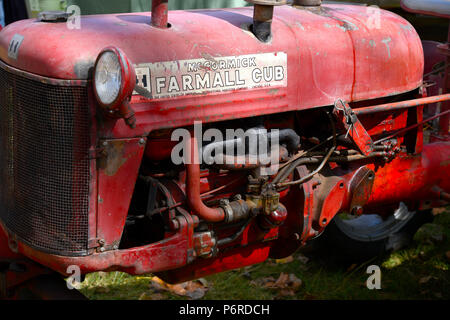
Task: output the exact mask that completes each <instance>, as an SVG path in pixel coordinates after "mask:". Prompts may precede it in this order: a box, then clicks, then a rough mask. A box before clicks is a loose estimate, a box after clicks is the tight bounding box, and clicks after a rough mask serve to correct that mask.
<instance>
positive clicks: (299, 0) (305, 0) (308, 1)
mask: <svg viewBox="0 0 450 320" xmlns="http://www.w3.org/2000/svg"><path fill="white" fill-rule="evenodd" d="M321 4H322V0H294V1H293V2H292V5H293V6H302V7H313V6H320V5H321Z"/></svg>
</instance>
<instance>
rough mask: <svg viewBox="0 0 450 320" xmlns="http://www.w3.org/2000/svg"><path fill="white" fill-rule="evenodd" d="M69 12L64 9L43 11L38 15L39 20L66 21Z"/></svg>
mask: <svg viewBox="0 0 450 320" xmlns="http://www.w3.org/2000/svg"><path fill="white" fill-rule="evenodd" d="M69 16H70V14H69V13H67V12H64V11H43V12H40V13H39V15H38V18H37V19H38V21H41V22H67V20H68V19H69Z"/></svg>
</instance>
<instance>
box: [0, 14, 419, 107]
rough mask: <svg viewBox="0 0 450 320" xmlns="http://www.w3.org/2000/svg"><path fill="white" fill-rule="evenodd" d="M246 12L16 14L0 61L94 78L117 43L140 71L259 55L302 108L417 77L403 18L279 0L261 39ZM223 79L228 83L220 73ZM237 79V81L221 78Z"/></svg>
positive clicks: (1, 43) (402, 87)
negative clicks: (75, 19) (155, 16)
mask: <svg viewBox="0 0 450 320" xmlns="http://www.w3.org/2000/svg"><path fill="white" fill-rule="evenodd" d="M252 17H253V8H251V7H247V8H237V9H223V10H193V11H171V12H169V22H170V28H168V29H158V28H154V27H152V26H151V25H150V21H151V13H133V14H116V15H96V16H84V17H82V18H81V21H80V25H79V27H80V28H79V29H76V28H73V26H72V27H70V26H69V27H68V25H67V24H66V23H65V22H58V23H46V22H39V21H37V20H23V21H19V22H16V23H14V24H12V25H9V26H7V27H6V28H4V29H3V30H2V31H1V32H0V59H1V60H2V61H3V62H5V63H6V64H8V65H10V66H13V67H15V68H17V69H20V70H23V71H27V72H29V73H33V74H37V75H41V76H45V77H49V78H56V79H73V80H75V79H89V78H90V77H92V74H91V71H92V69H93V66H94V63H95V60H96V58H97V56H98V54H99V53H100V52H101V50H102V49H103V48H105V47H109V46H116V47H118V48H120V49H121V50H122V51H123V52H124V53H125V54H126V55H127V57H128V58H129V59H130V60H131V61H132V63H133V64H135V65H136V66H137V68H138V69H139V68H140V66H141V67H142V66H153V67H155V66H156V69H158V68H157V66H158V63H163V64H161V65H160V66H159V70H160V71H161V69H163V70H162V72H165V73H167V74H168V75H170V74H172V73H173V74H177V73H178V75H177V76H180V75H179V72H180V70H181V69H183V68H186V65H187V64H189V63H190V62H193V63H194V64H191V69H192V66H196V67H195V68H194V69H192V70H190V72H194V73H195V72H196V71H197V70H196V68H202V67H205V65H206V64H205V62H207V61H212V62H214V61H217V62H219V61H218V60H221V59H225V58H226V59H228V60H230V58H235V62H231V65H224V66H225V67H224V68H230V69H236V70H239V68H247V69H248V68H249V67H251V65H252V63H253V64H255V67H257V66H258V64H259V63H260V64H261V65H260V66H261V69H260V73H259V74H258V76H259V78H263V77H264V75H265V74H264V72H266V71H265V70H264V68H263V66H264V65H266V66H269V65H270V66H278V67H280V68H282V69H283V70H282V72H283V81H282V82H280V88H279V89H277V90H281V92H282V93H283V95H284V96H285V98H286V99H287V100H288V101H286V104H288V105H296V106H301V107H308V106H320V105H329V104H332V103H333V102H334V101H335V99H336V98H342V99H346V100H347V101H356V100H365V99H372V98H379V97H382V96H390V95H395V94H399V93H402V92H407V91H410V90H413V89H415V88H417V87H418V86H420V85H421V83H422V74H423V50H422V45H421V41H420V39H419V37H418V35H417V33H416V31H415V30H414V28H413V27H412V26H411V25H410V24H409V23H408V22H407V21H406V20H404V19H403V18H401V17H399V16H398V15H395V14H394V13H391V12H389V11H384V10H376V9H374V8H368V7H364V6H353V5H323V6H322V7H321V8H320V9H319V10H317V9H316V10H307V9H299V8H296V7H292V6H281V7H277V8H275V16H274V19H273V26H272V30H273V38H272V40H271V41H270V42H268V43H263V42H261V41H259V40H258V39H256V38H255V36H254V35H253V34H252V33H251V32H250V31H249V29H250V28H251V24H252ZM271 56H273V57H274V58H270V57H271ZM271 59H272V61H271ZM180 62H181V63H184V65H185V66H183V65H181V66H180ZM164 63H168V64H164ZM221 63H222V62H220V64H218V65H219V69H222V68H220V66H221ZM241 64H242V65H241ZM168 65H170V66H171V67H170V68H167V66H168ZM177 66H178V67H177ZM174 68H175V69H177V68H178V69H180V70H174ZM139 70H141V71H142V68H140V69H139ZM279 70H281V69H279ZM214 71H216V72H219V71H220V70H213V71H212V72H214ZM153 72H154V70H153V69H151V68H150V67H149V72H148V76H149V77H150V78H149V80H154V79H153V78H152V73H153ZM186 72H187V71H186ZM267 72H270V71H267ZM273 72H274V71H273V70H272V77H273ZM275 72H277V71H276V70H275ZM280 72H281V71H280ZM144 73H145V72H144ZM231 74H232V75H234V74H235V73H234V71H233V72H231ZM139 75H142V74H141V72H138V76H139ZM267 76H268V77H269V78H270V74H267ZM259 78H258V79H259ZM141 80H142V79H141ZM221 80H222V82H223V83H225V84H226V82H227V79H223V78H222V79H221ZM138 81H139V79H138ZM180 81H181V80H180ZM211 81H213V80H211ZM239 81H243V80H242V79H228V82H229V83H234V84H236V83H239ZM148 83H151V81H148ZM241 83H242V82H241ZM150 85H151V84H150ZM177 86H178V89H179V90H183V86H184V87H185V89H186V88H189V86H188V87H186V84H184V85H183V84H182V83H178V84H177ZM225 86H226V85H225ZM262 86H264V85H262ZM255 87H257V86H252V87H245V85H244V86H241V87H237V86H235V87H233V86H231V87H230V90H231V89H233V90H234V89H239V90H242V89H247V90H251V89H253V88H255ZM149 89H151V88H149ZM225 91H226V90H225ZM208 93H210V92H208ZM195 94H196V95H197V96H198V94H199V92H195ZM200 94H201V92H200Z"/></svg>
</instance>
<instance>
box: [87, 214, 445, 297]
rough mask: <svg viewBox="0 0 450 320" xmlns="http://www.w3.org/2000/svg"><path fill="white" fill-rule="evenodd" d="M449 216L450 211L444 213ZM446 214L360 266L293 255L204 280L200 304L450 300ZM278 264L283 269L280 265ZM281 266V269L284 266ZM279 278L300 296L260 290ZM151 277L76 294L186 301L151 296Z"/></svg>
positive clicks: (96, 285) (102, 283) (95, 282)
mask: <svg viewBox="0 0 450 320" xmlns="http://www.w3.org/2000/svg"><path fill="white" fill-rule="evenodd" d="M447 211H448V210H447ZM449 213H450V212H447V213H445V214H440V215H438V216H436V218H435V221H434V222H433V224H427V225H424V226H423V227H422V228H421V229H420V230H419V231H418V232H417V234H416V235H415V237H414V241H413V243H412V244H411V246H409V247H408V248H405V249H403V250H400V251H397V252H394V253H391V254H388V255H386V256H384V257H379V258H376V259H373V260H372V261H367V262H365V263H363V264H359V265H351V266H345V267H344V266H336V265H332V264H329V263H327V261H326V260H325V259H324V258H323V257H320V256H318V257H313V258H311V259H309V261H308V262H307V263H305V261H304V256H303V255H302V254H301V253H297V254H295V255H294V256H293V259H292V261H291V262H287V263H286V261H277V260H269V261H266V262H265V263H262V264H259V265H255V266H251V267H247V268H242V269H238V270H233V271H229V272H225V273H221V274H216V275H212V276H209V277H207V278H206V280H207V281H208V287H209V290H208V291H207V293H206V295H205V296H204V297H203V299H211V300H239V299H244V300H271V299H327V300H328V299H341V300H342V299H345V300H347V299H349V300H350V299H370V300H379V299H389V300H396V299H436V300H440V299H443V300H448V299H449V298H450V276H449V267H450V261H449V259H450V257H448V256H447V255H448V253H449V251H450V215H449ZM280 262H281V263H280ZM283 262H285V263H283ZM369 265H379V266H380V268H381V274H382V278H381V289H380V290H369V289H367V287H366V281H367V279H368V277H369V276H370V274H367V273H366V270H367V267H368V266H369ZM281 273H285V274H294V275H295V276H296V277H297V278H299V279H301V280H302V285H301V286H300V288H299V289H298V290H295V291H293V290H291V291H289V290H288V291H286V290H280V289H274V288H267V287H265V286H264V279H266V280H267V279H268V278H270V277H271V278H273V279H278V277H279V276H280V274H281ZM151 279H152V275H147V276H130V275H127V274H125V273H120V272H112V273H94V274H90V275H88V276H87V277H86V280H85V281H84V282H83V283H82V287H81V289H80V291H81V292H82V293H83V294H84V295H86V296H87V297H88V298H90V299H93V300H105V299H106V300H137V299H186V298H185V297H180V296H177V295H175V294H172V293H170V292H165V291H164V292H155V291H154V290H152V288H151V286H150V282H151Z"/></svg>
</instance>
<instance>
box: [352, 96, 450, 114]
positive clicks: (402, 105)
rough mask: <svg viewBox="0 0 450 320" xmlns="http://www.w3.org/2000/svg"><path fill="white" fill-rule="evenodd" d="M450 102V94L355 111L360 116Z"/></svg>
mask: <svg viewBox="0 0 450 320" xmlns="http://www.w3.org/2000/svg"><path fill="white" fill-rule="evenodd" d="M449 100H450V94H443V95H440V96H432V97H426V98H420V99H414V100H408V101H401V102H396V103H386V104H380V105H377V106H371V107H365V108H360V109H353V111H354V112H355V113H356V115H358V116H359V115H362V114H370V113H374V112H384V111H392V110H399V109H405V108H411V107H417V106H422V105H426V104H431V103H437V102H443V101H449Z"/></svg>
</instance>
